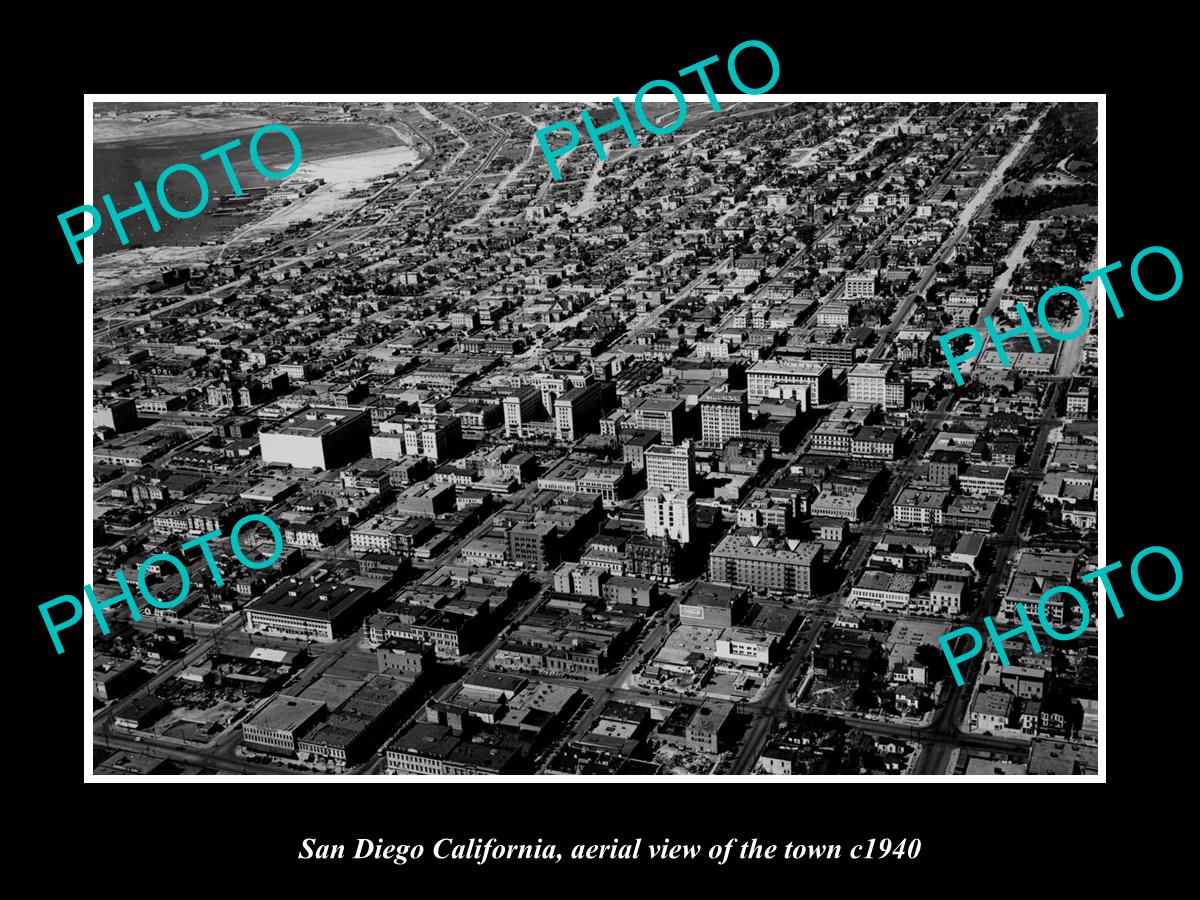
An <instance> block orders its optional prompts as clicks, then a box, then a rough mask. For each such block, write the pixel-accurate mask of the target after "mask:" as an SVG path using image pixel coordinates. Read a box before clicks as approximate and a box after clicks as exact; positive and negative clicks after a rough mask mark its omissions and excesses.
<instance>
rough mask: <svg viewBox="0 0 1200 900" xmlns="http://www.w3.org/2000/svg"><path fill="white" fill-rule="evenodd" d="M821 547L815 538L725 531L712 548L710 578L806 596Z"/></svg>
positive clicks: (819, 559)
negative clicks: (784, 537) (790, 537)
mask: <svg viewBox="0 0 1200 900" xmlns="http://www.w3.org/2000/svg"><path fill="white" fill-rule="evenodd" d="M822 550H823V546H822V545H821V544H819V543H817V542H816V541H807V542H802V541H796V540H772V539H770V538H767V537H764V536H763V535H759V534H750V535H746V534H728V535H726V536H725V537H724V538H722V540H721V542H720V543H719V544H717V546H716V547H715V548H713V551H712V556H711V557H710V558H709V565H708V571H709V580H710V581H715V582H716V583H718V584H734V585H738V586H741V587H749V588H754V589H756V590H760V591H782V592H786V593H790V594H798V595H800V596H802V597H807V596H810V595H811V594H812V587H813V571H814V570H815V569H816V568H817V567H818V566H819V565H820V564H821V556H822Z"/></svg>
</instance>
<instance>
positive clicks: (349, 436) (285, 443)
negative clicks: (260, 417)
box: [258, 406, 371, 469]
mask: <svg viewBox="0 0 1200 900" xmlns="http://www.w3.org/2000/svg"><path fill="white" fill-rule="evenodd" d="M258 440H259V447H260V448H261V450H262V458H263V462H268V463H288V464H290V465H293V466H295V467H296V468H298V469H316V468H319V469H333V468H336V467H338V466H344V465H345V464H346V463H350V462H354V460H356V459H358V458H359V457H361V456H366V455H368V454H369V453H370V451H371V414H370V413H369V412H367V411H366V410H362V409H342V408H338V407H332V406H311V407H308V408H306V409H302V410H300V411H299V412H298V413H295V414H294V415H291V416H288V417H287V418H286V419H283V420H282V421H280V422H278V423H276V424H275V425H272V426H271V427H270V428H267V429H265V430H263V431H262V432H260V433H259V436H258Z"/></svg>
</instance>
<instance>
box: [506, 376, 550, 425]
mask: <svg viewBox="0 0 1200 900" xmlns="http://www.w3.org/2000/svg"><path fill="white" fill-rule="evenodd" d="M501 405H502V406H503V408H504V436H505V437H513V436H514V435H515V436H516V437H524V436H525V430H524V428H525V423H526V422H528V421H529V420H530V419H532V418H533V417H534V416H535V415H536V414H537V412H538V410H539V409H541V406H542V392H541V391H539V390H538V389H537V388H535V387H534V386H533V385H526V386H525V387H521V388H517V390H516V391H514V392H513V393H512V394H510V395H509V396H507V397H505V398H504V401H503V403H502V404H501Z"/></svg>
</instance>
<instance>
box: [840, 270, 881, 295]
mask: <svg viewBox="0 0 1200 900" xmlns="http://www.w3.org/2000/svg"><path fill="white" fill-rule="evenodd" d="M878 283H879V277H878V275H877V274H876V273H875V272H853V273H851V274H850V275H847V276H846V291H845V297H846V299H847V300H870V299H871V298H872V297H874V296H875V288H876V285H878Z"/></svg>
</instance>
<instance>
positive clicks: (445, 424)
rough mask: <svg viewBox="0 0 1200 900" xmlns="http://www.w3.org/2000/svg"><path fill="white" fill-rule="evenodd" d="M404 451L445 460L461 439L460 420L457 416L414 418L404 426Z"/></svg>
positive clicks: (435, 460) (439, 460)
mask: <svg viewBox="0 0 1200 900" xmlns="http://www.w3.org/2000/svg"><path fill="white" fill-rule="evenodd" d="M403 433H404V452H405V454H406V455H408V456H426V457H428V458H429V459H432V460H433V461H434V462H445V461H446V460H447V459H450V458H451V457H452V456H453V455H454V452H455V451H456V450H457V449H458V445H459V442H460V441H461V440H462V422H461V421H459V418H458V416H437V417H436V418H432V419H414V420H412V421H410V422H407V423H405V426H404V432H403Z"/></svg>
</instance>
